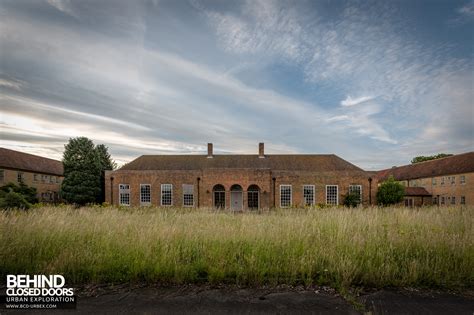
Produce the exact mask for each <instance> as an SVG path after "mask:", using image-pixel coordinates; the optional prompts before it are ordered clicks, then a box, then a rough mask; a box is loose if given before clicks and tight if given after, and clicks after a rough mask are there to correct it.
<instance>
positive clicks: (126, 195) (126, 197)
mask: <svg viewBox="0 0 474 315" xmlns="http://www.w3.org/2000/svg"><path fill="white" fill-rule="evenodd" d="M119 203H120V205H121V206H130V185H128V184H120V185H119Z"/></svg>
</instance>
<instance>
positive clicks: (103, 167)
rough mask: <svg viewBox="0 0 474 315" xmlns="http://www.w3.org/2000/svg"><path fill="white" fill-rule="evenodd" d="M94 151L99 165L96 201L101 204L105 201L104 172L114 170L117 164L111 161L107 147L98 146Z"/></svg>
mask: <svg viewBox="0 0 474 315" xmlns="http://www.w3.org/2000/svg"><path fill="white" fill-rule="evenodd" d="M95 150H96V152H97V156H98V159H99V163H100V193H99V195H98V197H97V200H96V201H97V202H98V203H102V202H104V201H105V171H111V170H114V169H115V168H116V167H117V163H115V161H114V160H112V157H111V156H110V153H109V151H108V148H107V146H105V145H103V144H99V145H98V146H96V147H95Z"/></svg>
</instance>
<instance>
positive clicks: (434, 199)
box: [433, 197, 438, 205]
mask: <svg viewBox="0 0 474 315" xmlns="http://www.w3.org/2000/svg"><path fill="white" fill-rule="evenodd" d="M433 204H434V205H437V204H438V197H433Z"/></svg>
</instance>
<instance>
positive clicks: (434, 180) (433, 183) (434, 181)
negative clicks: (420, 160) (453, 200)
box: [431, 177, 436, 186]
mask: <svg viewBox="0 0 474 315" xmlns="http://www.w3.org/2000/svg"><path fill="white" fill-rule="evenodd" d="M431 184H432V185H433V186H434V185H436V177H433V179H432V180H431Z"/></svg>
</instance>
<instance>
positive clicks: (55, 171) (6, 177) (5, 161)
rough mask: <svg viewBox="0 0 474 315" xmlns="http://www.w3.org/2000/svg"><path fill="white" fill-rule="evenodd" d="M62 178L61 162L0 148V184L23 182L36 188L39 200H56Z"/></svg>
mask: <svg viewBox="0 0 474 315" xmlns="http://www.w3.org/2000/svg"><path fill="white" fill-rule="evenodd" d="M62 180H63V163H62V162H60V161H56V160H52V159H48V158H44V157H41V156H37V155H32V154H28V153H23V152H18V151H14V150H9V149H5V148H0V186H3V185H6V184H8V183H15V184H18V183H24V184H26V185H28V186H31V187H35V188H36V190H37V193H38V195H37V197H38V200H39V201H42V202H56V201H58V200H59V189H60V187H61V182H62Z"/></svg>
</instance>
